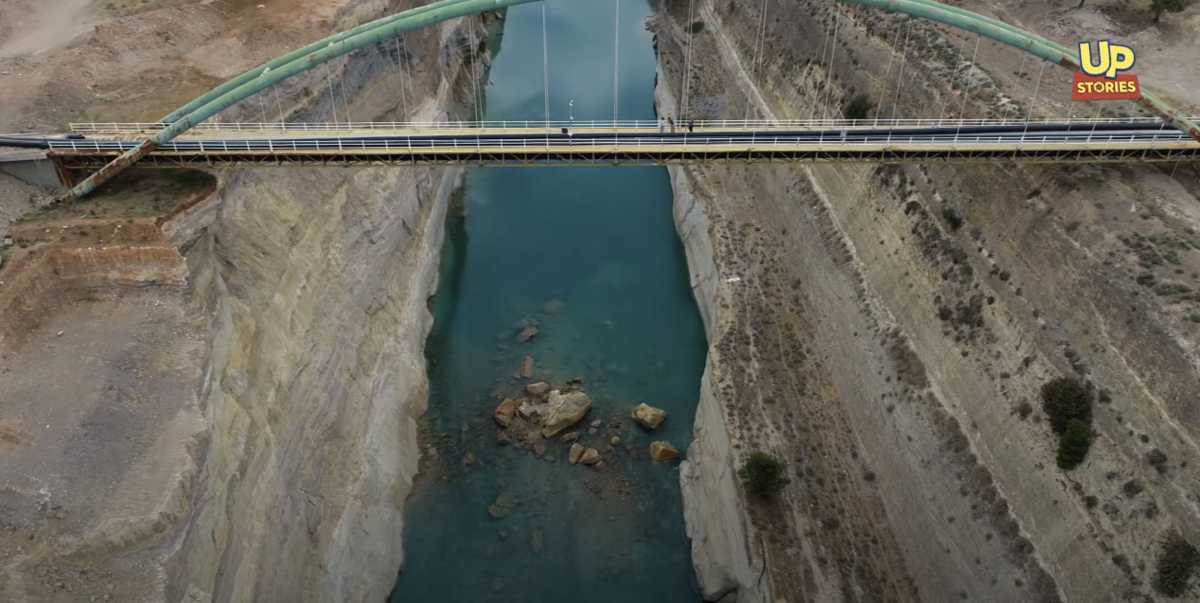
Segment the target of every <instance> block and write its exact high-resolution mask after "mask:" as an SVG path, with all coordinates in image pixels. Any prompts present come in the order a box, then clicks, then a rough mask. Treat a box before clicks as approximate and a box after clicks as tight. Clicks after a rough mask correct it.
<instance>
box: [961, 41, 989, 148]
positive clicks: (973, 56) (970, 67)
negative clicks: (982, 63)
mask: <svg viewBox="0 0 1200 603" xmlns="http://www.w3.org/2000/svg"><path fill="white" fill-rule="evenodd" d="M982 39H983V36H980V35H979V34H975V52H973V53H971V63H970V64H969V65H967V73H966V75H967V76H969V75H970V73H971V72H972V71H974V70H975V59H977V58H979V42H980V41H981V40H982ZM970 91H971V80H970V79H969V77H968V79H967V85H966V87H964V88H963V91H962V107H961V108H960V109H959V111H958V129H957V130H955V131H954V135H955V136H956V137H957V136H958V134H959V133H960V132H962V122H963V119H964V118H966V116H967V93H968V92H970Z"/></svg>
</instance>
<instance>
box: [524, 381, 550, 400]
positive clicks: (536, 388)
mask: <svg viewBox="0 0 1200 603" xmlns="http://www.w3.org/2000/svg"><path fill="white" fill-rule="evenodd" d="M525 391H526V392H527V393H528V394H529V395H531V396H545V395H546V394H548V393H550V384H549V383H546V382H545V381H538V382H537V383H530V384H529V385H526V386H525Z"/></svg>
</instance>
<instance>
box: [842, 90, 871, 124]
mask: <svg viewBox="0 0 1200 603" xmlns="http://www.w3.org/2000/svg"><path fill="white" fill-rule="evenodd" d="M874 108H875V105H874V103H872V102H871V99H870V98H869V97H867V95H866V94H856V95H854V98H851V99H850V102H848V103H846V106H845V108H843V109H842V113H843V114H845V115H846V119H866V118H867V115H868V114H869V113H870V112H871V109H874Z"/></svg>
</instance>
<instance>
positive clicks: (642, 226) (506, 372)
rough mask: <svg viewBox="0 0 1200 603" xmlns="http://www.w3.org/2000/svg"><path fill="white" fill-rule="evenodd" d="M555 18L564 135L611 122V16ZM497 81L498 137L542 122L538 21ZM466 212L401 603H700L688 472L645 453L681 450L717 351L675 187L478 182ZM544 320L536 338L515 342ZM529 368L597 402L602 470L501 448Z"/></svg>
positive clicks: (624, 176) (576, 8)
mask: <svg viewBox="0 0 1200 603" xmlns="http://www.w3.org/2000/svg"><path fill="white" fill-rule="evenodd" d="M548 8H549V10H548V13H549V17H550V21H549V28H548V29H549V44H550V72H551V73H550V82H551V102H552V118H553V119H570V118H572V117H573V118H574V119H577V120H588V119H611V117H612V62H611V61H612V43H613V35H612V32H613V16H614V14H613V3H612V2H610V1H602V0H551V2H550V3H549V6H548ZM649 12H650V10H649V7H648V5H647V3H646V2H645V1H644V0H623V2H622V4H621V24H620V26H621V57H620V61H621V85H620V100H621V103H620V104H621V107H622V109H621V114H620V116H621V118H622V119H635V118H639V119H653V118H654V108H653V92H654V88H653V87H654V64H655V63H654V61H655V58H654V54H653V48H652V44H651V37H650V35H649V33H648V32H646V31H645V28H644V20H645V18H646V17H647V16H648V15H649ZM490 82H491V83H490V84H489V85H488V87H487V117H488V119H510V120H523V119H532V120H538V119H541V118H542V114H543V100H542V38H541V11H540V8H539V7H538V6H537V5H524V6H519V7H516V8H513V9H510V10H509V11H508V18H507V21H506V23H505V26H504V33H503V42H502V44H501V45H500V51H499V52H498V55H497V56H496V60H495V62H494V63H493V65H492V70H491V74H490ZM572 101H573V102H572ZM462 203H463V208H464V212H463V214H465V217H463V215H462V214H457V213H456V215H455V216H454V217H452V218H451V219H450V220H449V221H448V224H447V228H448V232H447V235H448V236H447V242H446V247H445V249H444V251H443V256H442V261H443V264H442V280H441V284H440V289H439V291H438V294H437V297H436V299H435V307H434V314H435V323H434V329H433V332H432V334H431V335H430V337H429V340H428V346H427V354H428V359H429V379H430V402H429V412H428V414H427V416H426V417H425V419H424V427H423V429H424V433H423V436H424V439H425V443H426V445H427V446H431V447H433V448H435V449H436V455H429V454H426V456H425V457H424V459H423V462H422V468H421V475H420V477H419V478H418V484H417V487H416V488H415V489H414V492H413V495H412V497H411V498H410V500H409V503H408V504H409V506H408V511H407V523H406V525H407V535H406V538H405V559H406V561H405V566H404V568H402V571H401V574H400V576H399V579H398V580H397V583H396V588H395V591H394V593H393V595H392V601H406V602H407V601H450V602H454V601H461V602H468V601H470V602H476V601H529V602H537V601H546V602H552V601H553V602H558V601H572V602H588V601H604V602H606V603H612V602H615V601H621V602H631V601H654V602H659V601H695V600H698V599H699V597H698V596H697V594H696V590H695V579H694V575H693V572H692V567H691V559H690V556H689V551H688V544H687V541H686V537H685V534H684V525H683V514H682V507H681V501H680V494H679V472H678V466H677V465H676V464H675V463H657V464H656V463H653V462H651V461H650V460H649V458H647V455H646V452H645V451H646V447H647V446H648V445H649V443H650V441H651V440H656V439H665V440H669V441H671V442H672V443H673V444H674V445H675V446H676V447H677V448H679V449H681V450H682V449H683V448H684V447H685V446H686V445H687V443H688V440H689V435H690V432H691V425H692V418H693V413H694V411H695V404H696V399H697V396H698V391H699V383H700V374H701V371H702V369H703V364H704V353H705V347H706V344H705V341H704V334H703V330H702V325H701V323H700V319H699V315H698V313H697V311H696V308H695V305H694V302H693V300H692V297H691V292H690V290H689V287H688V279H687V267H686V264H685V261H684V257H683V250H682V248H681V246H680V244H679V241H678V238H677V236H676V234H675V230H674V225H673V222H672V218H671V189H670V183H669V180H668V178H667V174H666V171H665V170H664V169H662V168H649V167H637V168H595V167H588V168H523V169H515V168H514V169H508V168H487V169H474V170H472V171H471V172H470V173H469V174H468V176H467V180H466V186H465V189H464V193H463V199H462ZM530 322H536V324H537V328H538V329H539V331H540V333H539V334H538V336H537V337H536V338H535V339H534V340H533V341H532V342H528V343H519V342H517V341H516V338H515V334H516V331H515V327H516V326H517V325H518V324H522V323H524V324H528V323H530ZM526 354H528V355H530V356H531V357H532V358H533V359H534V363H535V378H536V379H538V380H546V381H550V382H552V383H556V384H561V383H563V382H565V381H566V380H567V379H568V378H572V377H579V378H582V379H583V381H584V387H585V389H586V391H587V392H588V394H589V395H590V396H591V397H592V399H593V401H594V404H593V407H592V410H591V413H590V414H589V415H588V417H587V419H586V421H585V422H584V423H583V424H581V425H580V427H579V433H580V436H581V437H580V439H581V441H582V442H584V443H586V444H587V445H589V446H592V447H595V448H597V449H599V450H600V451H601V453H602V455H603V457H604V461H605V467H604V468H603V469H602V470H600V471H597V470H593V469H589V468H586V467H584V466H582V465H576V466H573V465H570V464H568V463H567V462H566V456H567V447H568V445H567V444H563V443H561V442H559V441H557V440H550V441H548V442H546V449H545V454H544V458H539V457H537V456H535V454H534V453H533V452H532V451H530V450H528V449H521V448H518V447H517V446H514V445H507V446H501V445H499V444H498V443H497V433H498V429H497V427H496V425H495V424H494V422H493V421H492V418H491V417H492V411H493V409H494V408H495V406H496V404H497V403H498V402H499V399H498V397H499V396H503V395H505V394H514V393H516V392H517V391H519V390H520V388H521V387H523V385H524V384H525V383H526V381H523V380H520V379H518V378H516V376H515V375H516V373H517V372H518V370H519V366H520V364H521V360H522V358H523V357H524V356H525V355H526ZM638 402H646V403H649V404H651V405H654V406H658V407H661V408H664V409H666V410H667V411H668V413H669V418H668V420H667V422H666V423H665V424H664V425H663V426H661V427H659V429H658V430H657V431H655V432H654V433H653V434H648V433H645V432H643V431H642V430H641V429H640V428H639V427H637V426H636V425H634V424H633V423H632V422H631V421H630V420H629V419H628V414H629V411H630V410H631V409H632V407H633V406H634V405H635V404H637V403H638ZM596 419H600V420H602V421H603V424H602V425H601V426H600V427H599V428H598V429H597V430H596V433H589V425H590V423H591V422H592V421H593V420H596ZM613 435H617V436H618V437H620V438H621V440H622V441H621V443H620V444H619V445H617V446H616V447H610V446H609V439H610V438H611V437H612V436H613ZM468 453H470V455H472V456H474V458H475V459H476V460H475V462H474V463H473V464H470V465H467V464H465V463H464V457H466V456H467V455H468ZM502 493H503V494H505V496H506V497H511V498H512V499H513V500H515V501H516V505H515V507H513V510H512V513H511V514H510V515H508V516H507V517H503V518H499V519H496V518H493V517H491V516H489V513H488V505H490V504H492V503H493V501H495V500H496V499H497V497H498V496H500V495H501V494H502Z"/></svg>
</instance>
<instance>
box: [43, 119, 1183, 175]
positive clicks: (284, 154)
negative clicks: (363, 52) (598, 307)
mask: <svg viewBox="0 0 1200 603" xmlns="http://www.w3.org/2000/svg"><path fill="white" fill-rule="evenodd" d="M397 125H399V126H402V127H388V125H387V124H383V125H381V124H351V125H350V127H341V125H340V124H274V125H272V124H253V126H255V127H253V128H250V127H243V125H242V124H228V125H225V124H209V125H207V126H208V127H204V128H198V129H196V130H194V131H192V132H191V133H189V134H187V135H184V136H181V137H179V138H178V139H176V140H174V141H173V142H171V143H169V144H166V145H163V146H161V147H159V148H157V149H155V150H154V151H153V152H151V153H150V154H149V155H148V156H147V157H146V158H145V159H144V160H143V161H144V162H145V163H147V164H150V165H155V166H160V167H173V166H189V165H197V164H201V165H228V164H243V163H248V164H297V163H299V164H309V163H320V164H325V163H329V164H332V163H351V164H403V163H412V164H437V163H450V164H454V163H478V164H502V165H504V164H516V165H529V164H546V163H549V164H562V163H570V164H576V163H579V164H614V163H615V164H626V163H634V164H658V163H680V162H696V161H723V160H724V161H810V162H830V161H863V162H880V161H882V162H924V161H956V162H959V161H966V162H969V161H997V160H1004V161H1023V162H1073V161H1085V162H1140V161H1180V160H1195V159H1198V158H1200V142H1198V141H1196V140H1193V139H1191V138H1189V137H1188V136H1187V135H1186V134H1184V133H1183V132H1180V131H1179V130H1175V129H1168V128H1167V127H1166V126H1165V124H1162V122H1158V121H1138V120H1126V121H1112V120H1094V121H1090V122H1068V123H1062V122H1058V123H1055V122H1029V123H1025V122H1000V121H990V122H989V121H977V122H970V121H966V122H946V123H943V122H942V121H936V122H935V121H933V120H929V123H928V124H920V123H918V124H917V125H908V124H905V125H903V126H902V127H898V123H888V124H886V127H884V128H880V127H876V126H875V124H874V123H873V122H871V121H858V122H838V121H827V122H820V121H819V122H811V123H809V122H780V123H756V122H728V123H727V122H701V123H699V124H698V125H696V127H694V128H693V127H691V126H692V125H693V124H689V127H688V128H686V129H684V128H680V127H678V126H676V127H675V128H674V129H672V128H671V127H670V126H668V125H666V124H665V123H664V122H633V123H603V122H597V123H592V122H583V123H582V124H581V125H582V127H572V125H570V124H569V122H568V123H567V124H566V125H564V124H563V123H554V124H537V123H534V124H533V125H531V126H528V127H526V126H525V125H524V123H523V122H512V123H511V124H510V123H509V122H500V123H499V124H487V125H486V126H484V127H481V126H480V125H479V124H397ZM75 126H76V129H77V130H81V131H84V132H87V134H86V137H84V136H80V135H76V136H75V137H68V138H47V139H42V141H44V144H45V145H47V146H48V147H49V149H50V155H51V156H52V157H54V158H55V159H56V160H57V161H59V162H60V163H61V164H63V165H64V166H66V167H68V168H74V169H91V168H95V167H98V166H99V165H102V164H104V163H105V162H107V161H109V160H111V159H112V158H113V157H116V156H118V155H119V154H120V153H122V152H125V151H128V150H130V149H132V148H134V147H135V146H136V145H137V144H138V143H139V142H141V141H142V140H145V139H146V137H148V136H150V135H152V134H153V133H154V132H155V131H156V129H158V128H161V127H162V126H161V125H160V124H92V125H90V126H88V127H81V126H80V125H79V124H76V125H75ZM564 130H565V133H564Z"/></svg>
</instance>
